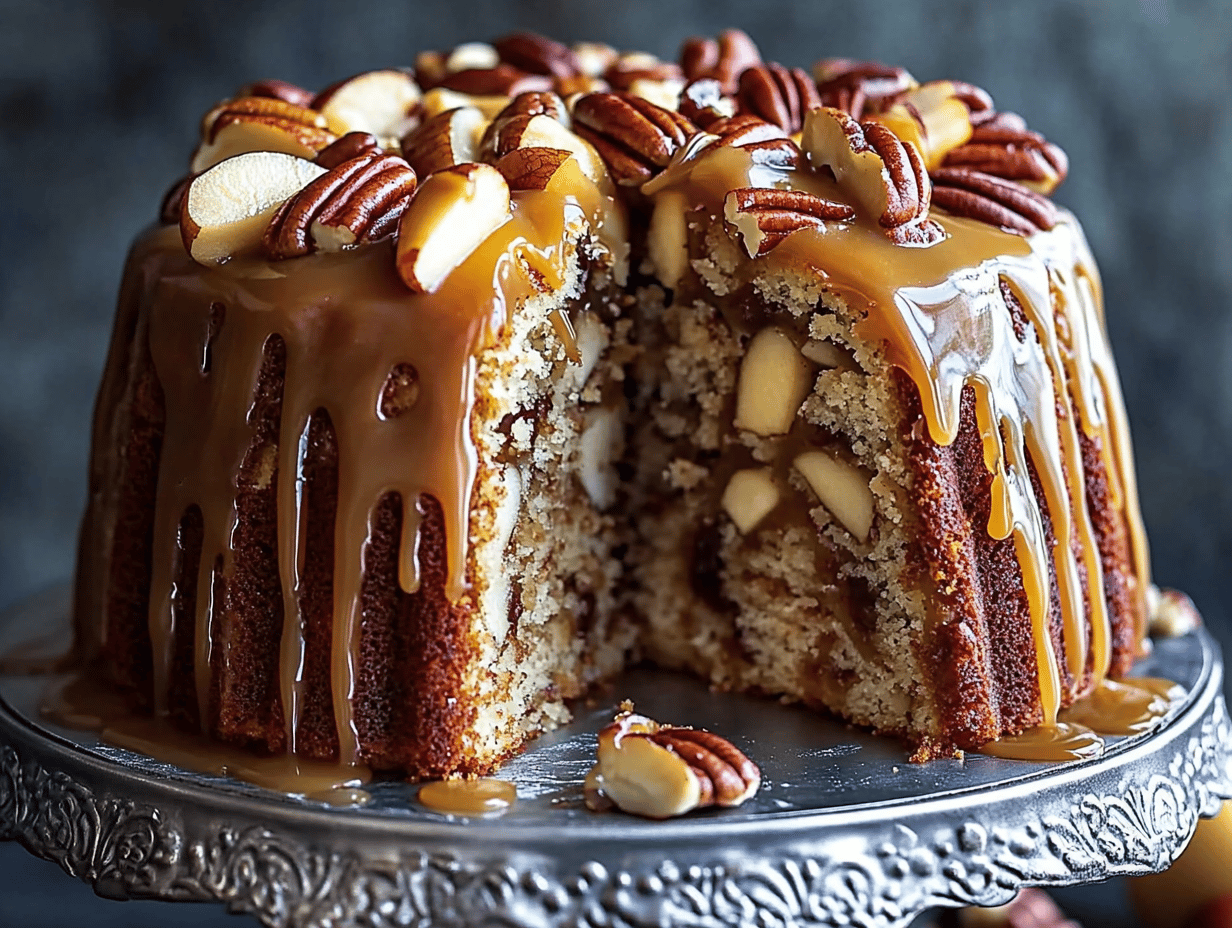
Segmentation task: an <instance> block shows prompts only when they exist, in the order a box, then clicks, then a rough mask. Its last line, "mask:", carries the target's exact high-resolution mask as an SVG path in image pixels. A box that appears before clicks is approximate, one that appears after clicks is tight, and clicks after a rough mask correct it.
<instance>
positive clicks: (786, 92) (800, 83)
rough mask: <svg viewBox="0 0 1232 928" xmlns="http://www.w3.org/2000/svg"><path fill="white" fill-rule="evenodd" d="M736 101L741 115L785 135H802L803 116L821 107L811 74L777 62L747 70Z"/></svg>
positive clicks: (741, 80)
mask: <svg viewBox="0 0 1232 928" xmlns="http://www.w3.org/2000/svg"><path fill="white" fill-rule="evenodd" d="M736 99H737V100H738V101H739V103H740V111H741V112H742V113H752V114H753V115H755V116H760V117H761V118H762V119H764V120H766V122H772V123H774V124H775V125H776V126H778V127H779V128H780V129H782V130H783V131H784V132H799V131H800V128H801V127H802V126H803V125H804V114H805V113H807V112H808V111H809V110H811V109H813V108H814V107H818V106H821V100H820V98H819V97H818V96H817V87H816V86H815V85H814V84H813V79H812V78H811V77H809V76H808V74H806V73H805V72H804V71H803V70H802V69H800V68H791V69H790V70H789V69H787V68H785V67H783V66H782V65H781V64H776V63H775V62H770V63H768V64H762V65H756V66H754V67H752V68H748V69H746V70H745V72H744V73H743V74H741V75H740V87H739V91H738V93H737V96H736Z"/></svg>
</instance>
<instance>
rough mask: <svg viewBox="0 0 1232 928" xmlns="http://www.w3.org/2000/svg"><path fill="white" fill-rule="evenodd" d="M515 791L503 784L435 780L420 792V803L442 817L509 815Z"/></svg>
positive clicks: (511, 785) (499, 782) (510, 785)
mask: <svg viewBox="0 0 1232 928" xmlns="http://www.w3.org/2000/svg"><path fill="white" fill-rule="evenodd" d="M517 798H518V791H517V787H515V786H514V785H513V784H512V783H509V782H508V781H506V780H492V779H486V778H485V779H478V780H437V781H435V782H432V783H427V784H425V785H423V786H422V787H420V789H419V801H420V803H422V804H423V805H425V806H427V807H428V808H429V809H431V810H432V811H434V812H442V813H444V814H445V815H493V814H500V813H503V812H508V811H509V810H510V809H512V808H513V804H514V803H515V802H516V801H517Z"/></svg>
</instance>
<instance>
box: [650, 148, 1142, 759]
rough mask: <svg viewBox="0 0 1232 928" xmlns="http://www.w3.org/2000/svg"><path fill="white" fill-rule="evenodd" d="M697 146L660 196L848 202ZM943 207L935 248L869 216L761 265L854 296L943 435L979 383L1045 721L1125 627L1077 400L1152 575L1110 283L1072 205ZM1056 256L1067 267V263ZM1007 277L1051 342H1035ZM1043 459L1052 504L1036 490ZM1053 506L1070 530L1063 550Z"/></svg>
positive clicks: (793, 240) (789, 174)
mask: <svg viewBox="0 0 1232 928" xmlns="http://www.w3.org/2000/svg"><path fill="white" fill-rule="evenodd" d="M688 157H689V156H688V155H685V156H682V157H679V158H677V160H676V162H675V163H674V164H673V165H672V166H671V167H669V168H668V170H667V171H666V172H665V173H664V174H663V175H661V176H660V177H659V178H656V179H655V180H654V181H652V182H651V184H649V185H647V188H646V191H647V192H648V193H651V194H652V195H658V194H659V193H660V192H662V191H667V190H677V189H680V188H682V187H683V188H684V190H685V198H686V201H687V202H694V203H700V204H702V205H704V206H705V207H706V208H707V209H709V210H710V211H711V212H713V213H714V214H716V215H722V208H721V207H722V203H721V201H722V197H723V195H724V194H725V192H726V191H727V190H730V189H733V188H736V187H742V186H749V185H761V186H779V187H789V188H795V189H802V190H805V191H806V192H808V193H812V194H815V195H817V196H822V197H826V198H829V199H842V198H843V193H842V191H841V190H840V189H839V188H838V187H837V185H836V184H835V183H834V182H833V181H831V180H829V179H827V178H825V177H822V176H820V175H818V174H815V173H808V174H806V173H801V172H794V171H780V170H776V169H774V168H771V167H768V166H766V165H764V164H762V165H755V164H753V163H752V160H751V159H750V157H749V156H748V154H747V153H745V152H742V151H741V150H740V149H738V148H733V147H727V148H717V149H715V150H710V151H706V152H703V153H702V154H701V155H699V156H696V157H695V158H694V160H692V161H690V160H688ZM933 218H934V219H935V220H936V221H937V222H939V223H940V224H941V225H942V227H943V228H944V229H945V232H946V238H945V240H944V241H942V242H940V243H938V244H935V245H932V246H929V247H905V246H899V245H894V244H892V243H891V242H890V241H889V240H888V239H887V238H886V236H885V234H884V231H883V230H882V229H880V228H879V227H878V226H877V225H875V224H874V223H872V222H869V221H867V220H863V219H861V220H857V221H856V222H853V223H851V224H842V223H834V224H831V225H830V226H829V227H827V228H826V229H825V230H814V229H804V230H801V231H799V232H798V233H796V234H794V235H792V236H790V237H789V238H787V239H786V240H784V241H783V242H782V243H781V244H780V245H779V246H778V247H777V248H776V249H775V250H774V251H772V252H771V253H770V254H769V255H768V256H767V257H766V258H764V259H760V260H763V261H765V262H766V263H767V264H769V265H771V266H773V267H787V268H793V269H795V270H797V271H804V272H805V273H808V274H810V275H813V276H815V277H816V278H817V279H819V280H820V281H821V282H822V283H823V284H824V286H825V287H826V289H828V290H830V291H831V292H833V293H836V294H837V295H839V296H840V297H842V298H843V299H844V300H845V302H846V303H847V305H848V307H849V308H850V309H851V310H852V311H853V312H854V313H855V314H856V316H857V320H858V321H857V322H856V324H855V331H856V333H857V334H858V335H859V336H860V337H861V338H862V339H864V340H865V341H866V342H868V343H871V344H880V345H882V346H884V349H885V353H886V356H887V358H888V360H889V362H890V363H891V364H894V365H896V366H898V367H900V368H902V369H903V370H904V371H906V372H907V374H908V375H909V376H910V377H911V379H912V381H913V382H914V383H915V385H916V388H917V389H918V391H919V394H920V401H921V405H922V408H923V412H924V417H925V420H926V422H927V426H928V431H929V435H930V436H931V437H932V439H933V440H934V441H935V442H936V443H937V444H939V445H943V446H944V445H949V444H951V443H952V442H953V441H954V439H955V438H956V436H957V434H958V428H959V408H960V402H961V397H962V393H963V390H964V389H965V388H966V387H967V386H971V387H972V388H973V389H974V391H975V395H976V401H977V410H976V417H977V423H978V427H979V430H980V435H981V438H982V441H983V446H984V457H985V463H986V465H987V467H988V470H989V472H990V473H991V474H992V476H993V484H992V492H993V499H992V501H991V502H992V506H991V518H990V522H989V525H988V531H989V533H990V535H992V536H993V537H994V538H1007V537H1009V536H1010V535H1012V536H1013V539H1014V546H1015V551H1016V552H1017V557H1018V562H1019V566H1020V568H1021V574H1022V578H1023V586H1024V590H1025V592H1026V596H1027V601H1028V608H1029V614H1030V617H1031V622H1032V626H1033V634H1034V639H1035V644H1036V653H1037V666H1038V679H1039V689H1040V701H1041V705H1042V709H1043V718H1044V723H1045V725H1046V726H1051V725H1053V724H1055V722H1056V718H1057V712H1058V711H1059V709H1060V707H1061V705H1062V704H1063V703H1064V702H1068V701H1070V700H1072V699H1073V698H1074V697H1075V696H1077V695H1078V694H1080V693H1081V692H1082V691H1083V690H1084V688H1085V686H1088V685H1089V684H1085V675H1086V670H1087V668H1088V666H1091V668H1092V673H1093V676H1094V678H1095V680H1096V681H1098V680H1100V679H1102V678H1103V676H1104V675H1105V674H1106V672H1107V668H1108V666H1109V663H1110V660H1111V636H1112V633H1111V624H1110V619H1109V615H1108V611H1107V606H1106V603H1105V598H1104V589H1103V583H1102V567H1101V561H1100V557H1099V549H1098V545H1097V541H1096V537H1095V532H1094V529H1093V527H1092V524H1091V519H1090V517H1089V514H1088V511H1087V502H1086V498H1085V493H1086V491H1085V487H1084V481H1083V480H1082V474H1083V468H1082V461H1081V445H1080V442H1079V437H1078V433H1077V425H1076V420H1077V419H1078V418H1079V416H1078V415H1076V408H1077V409H1078V410H1081V421H1082V425H1083V427H1084V428H1085V429H1086V433H1087V434H1088V435H1098V436H1100V437H1101V438H1102V439H1103V442H1102V444H1103V447H1104V448H1105V455H1106V465H1107V469H1108V472H1109V475H1110V478H1109V479H1110V480H1111V481H1113V482H1115V483H1116V484H1117V486H1118V487H1120V489H1121V491H1122V492H1121V495H1120V496H1118V502H1119V505H1120V506H1121V508H1122V511H1123V512H1124V513H1125V516H1126V519H1127V522H1128V523H1129V524H1130V526H1131V532H1132V533H1133V535H1134V537H1135V539H1136V540H1135V542H1134V545H1135V569H1136V571H1137V573H1138V578H1137V579H1138V584H1139V586H1140V587H1141V586H1143V585H1144V584H1145V583H1146V582H1147V578H1148V567H1147V563H1146V556H1145V543H1144V542H1141V541H1140V540H1137V539H1138V538H1139V536H1140V534H1141V533H1140V531H1139V530H1138V529H1137V528H1135V526H1138V525H1140V521H1141V520H1140V516H1139V515H1138V505H1137V499H1136V498H1135V496H1134V494H1133V470H1132V461H1131V459H1130V453H1129V448H1128V432H1127V429H1126V428H1125V425H1124V423H1125V414H1124V409H1123V404H1122V401H1121V397H1120V393H1119V388H1118V387H1117V378H1116V372H1115V368H1114V367H1113V366H1112V362H1111V354H1110V351H1109V348H1108V342H1107V337H1106V334H1105V332H1104V328H1103V319H1102V308H1101V306H1100V302H1099V290H1098V285H1097V280H1098V279H1097V278H1096V277H1095V271H1094V265H1093V263H1092V262H1091V261H1090V256H1089V253H1088V252H1087V250H1086V244H1085V242H1084V241H1082V238H1081V234H1080V233H1079V232H1078V227H1077V224H1076V223H1075V222H1074V221H1073V220H1072V218H1071V217H1069V216H1068V215H1064V216H1063V217H1062V220H1061V221H1060V222H1059V223H1058V225H1057V226H1056V227H1055V229H1053V230H1052V231H1051V232H1048V233H1040V234H1039V235H1036V236H1033V237H1032V238H1030V239H1026V238H1023V237H1021V236H1017V235H1012V234H1009V233H1006V232H1003V231H1001V230H999V229H996V228H993V227H991V226H988V225H984V224H981V223H977V222H974V221H971V220H966V219H962V218H959V217H952V216H947V215H944V214H940V213H939V214H936V215H934V216H933ZM1050 267H1054V268H1059V269H1060V271H1059V272H1058V273H1056V274H1051V273H1050ZM1002 280H1004V281H1006V282H1008V284H1009V286H1010V288H1011V291H1012V292H1013V293H1014V295H1015V298H1016V299H1017V300H1018V302H1019V303H1020V304H1021V306H1022V309H1023V311H1024V313H1025V314H1026V315H1027V317H1028V319H1029V320H1030V321H1031V323H1032V324H1033V327H1034V329H1035V330H1036V333H1037V335H1038V339H1036V338H1027V339H1025V340H1024V341H1020V340H1019V338H1018V336H1017V334H1016V332H1015V330H1014V323H1013V317H1012V315H1011V313H1010V311H1009V309H1008V307H1007V306H1006V302H1005V298H1004V297H1003V296H1002V293H1001V281H1002ZM1074 281H1086V282H1087V283H1086V284H1085V285H1079V284H1076V283H1073V282H1074ZM1054 285H1055V286H1054ZM1076 333H1077V334H1076ZM1032 469H1034V472H1035V476H1036V477H1037V478H1038V481H1039V485H1040V489H1041V491H1042V495H1043V499H1037V498H1036V493H1035V489H1034V487H1033V485H1032V479H1031V477H1032V473H1031V471H1032ZM1067 477H1069V478H1070V479H1067ZM1045 509H1046V511H1047V513H1048V516H1049V519H1050V521H1051V524H1052V530H1053V535H1054V537H1055V545H1054V546H1053V547H1052V549H1051V550H1049V547H1048V544H1047V532H1046V529H1045V525H1044V519H1043V515H1042V512H1043V511H1044V510H1045ZM1075 549H1077V552H1078V553H1077V554H1076V553H1075ZM1080 561H1081V564H1082V568H1083V570H1081V571H1080V568H1079V562H1080ZM1050 565H1055V568H1056V573H1057V585H1058V590H1057V592H1058V594H1059V600H1060V605H1061V617H1062V635H1061V640H1062V641H1063V643H1064V654H1061V655H1058V654H1057V653H1055V652H1056V648H1055V647H1054V644H1053V630H1052V628H1051V622H1050V609H1051V601H1052V595H1051V594H1052V590H1051V575H1050ZM1083 572H1085V574H1086V577H1087V589H1086V595H1085V596H1084V591H1083V584H1082V573H1083ZM1142 601H1143V603H1144V602H1145V600H1142ZM1088 622H1089V627H1090V629H1091V633H1090V636H1089V639H1090V640H1088V635H1087V628H1088ZM1065 750H1069V748H1066V749H1065Z"/></svg>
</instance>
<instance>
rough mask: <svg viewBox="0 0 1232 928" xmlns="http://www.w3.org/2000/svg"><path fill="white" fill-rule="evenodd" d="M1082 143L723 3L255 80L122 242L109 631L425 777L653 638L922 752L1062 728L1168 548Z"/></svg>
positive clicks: (119, 656)
mask: <svg viewBox="0 0 1232 928" xmlns="http://www.w3.org/2000/svg"><path fill="white" fill-rule="evenodd" d="M1066 170H1067V167H1066V160H1065V156H1064V154H1063V153H1062V152H1061V150H1060V149H1059V148H1057V147H1056V146H1055V145H1053V144H1051V143H1050V142H1048V141H1047V140H1045V139H1044V138H1043V137H1042V136H1041V135H1039V134H1038V133H1035V132H1033V131H1031V130H1030V129H1028V128H1027V126H1026V124H1025V123H1024V121H1023V120H1022V119H1021V118H1020V117H1018V116H1016V115H1014V114H1012V113H1006V112H1000V111H998V110H997V109H996V108H995V106H994V104H993V101H992V99H991V98H990V97H989V95H988V94H987V93H985V92H984V91H983V90H981V89H979V88H977V87H974V86H972V85H969V84H965V83H962V82H959V81H932V82H926V83H922V84H921V83H919V82H917V81H916V80H915V79H914V78H913V77H912V76H911V75H910V74H908V73H907V72H906V71H904V70H902V69H900V68H893V67H887V66H883V65H878V64H874V63H868V62H855V61H849V60H844V59H827V60H824V61H822V62H820V63H819V64H817V65H816V66H815V67H814V69H813V71H812V72H811V73H809V72H806V71H804V70H802V69H800V68H787V67H784V66H782V65H779V64H777V63H773V62H766V61H763V59H762V56H761V55H760V53H759V51H758V49H757V47H756V46H755V45H754V43H753V42H752V41H751V40H750V39H749V38H748V36H746V35H744V34H743V33H740V32H736V31H728V32H725V33H723V34H721V35H720V36H718V37H717V38H716V39H690V40H689V41H688V42H686V43H685V45H684V47H683V48H682V51H681V56H680V62H679V63H678V64H677V63H672V62H665V61H660V60H658V59H657V58H654V57H653V56H649V55H646V54H640V53H618V52H616V51H615V50H613V49H611V48H609V47H607V46H604V45H599V44H581V45H575V46H572V47H569V46H565V45H562V44H560V43H557V42H554V41H552V40H549V39H546V38H543V37H541V36H536V35H530V34H524V33H523V34H515V35H511V36H508V37H506V38H504V39H501V40H499V41H497V42H495V43H493V44H491V45H488V44H482V43H472V44H467V45H463V46H459V47H458V48H456V49H454V50H452V51H451V52H448V53H425V54H423V55H421V56H420V57H419V58H418V59H417V61H416V66H415V68H414V69H406V70H384V71H373V72H367V73H365V74H361V75H358V76H356V77H353V78H350V79H348V80H345V81H342V82H339V83H338V84H335V85H333V86H331V87H329V88H326V89H325V90H323V91H321V92H320V93H316V94H313V93H311V92H309V91H307V90H304V89H303V88H300V87H297V86H294V85H290V84H286V83H283V82H279V81H263V82H259V83H257V84H253V85H250V86H248V87H246V88H244V89H242V90H241V91H240V92H239V93H238V94H237V95H236V96H234V97H232V98H229V99H228V100H226V101H224V102H222V103H220V104H219V105H218V106H217V107H215V108H214V109H213V110H212V111H211V112H210V113H209V114H208V115H207V116H206V119H205V121H204V123H203V126H202V140H201V143H200V145H199V146H198V148H197V150H196V152H195V153H194V155H193V158H192V162H191V171H190V174H189V175H188V177H186V178H185V180H184V181H182V182H181V183H179V184H177V185H176V186H175V187H174V188H173V189H172V190H171V191H170V193H169V194H168V196H167V198H166V199H165V201H164V205H163V212H162V221H161V222H160V223H159V224H158V225H156V226H155V227H153V228H152V229H150V230H149V231H147V232H146V233H145V234H143V235H142V236H141V237H140V238H139V239H138V241H137V243H136V244H135V245H134V247H133V250H132V252H131V254H130V256H129V259H128V263H127V268H126V272H125V277H124V282H123V285H122V288H121V293H120V298H119V309H118V313H117V318H116V324H115V330H114V335H113V338H112V343H111V347H110V352H109V355H108V360H107V363H106V368H105V372H104V375H103V381H102V385H101V388H100V392H99V398H98V402H97V407H96V414H95V419H94V430H93V448H92V454H91V463H90V477H89V500H88V508H87V511H86V515H85V519H84V525H83V530H82V534H81V547H80V556H79V565H78V573H77V582H76V605H75V622H76V639H77V644H78V653H79V655H80V657H81V658H82V660H84V661H86V662H88V663H89V664H90V665H91V666H95V667H98V668H100V670H101V672H103V673H104V675H105V676H106V677H107V679H108V680H109V681H110V682H111V684H113V685H114V686H115V687H118V688H119V689H120V690H121V691H123V692H124V693H125V694H126V695H127V697H128V698H129V700H130V701H131V703H132V705H133V706H134V708H135V711H138V712H142V713H146V714H150V713H152V714H154V715H156V716H158V717H162V718H166V719H168V720H169V721H171V722H172V723H174V724H175V725H177V726H179V727H181V728H184V729H186V730H190V731H194V732H200V733H202V734H203V735H205V736H207V737H208V738H210V739H213V740H215V741H219V742H225V743H227V744H230V745H240V746H245V747H248V748H251V749H252V750H254V751H256V752H260V753H265V754H273V755H281V754H293V755H295V756H297V757H301V758H306V759H314V760H325V761H337V762H339V763H341V764H344V765H348V766H350V765H365V766H367V767H369V768H372V769H374V770H385V771H393V772H398V773H401V774H404V775H407V776H410V777H416V778H422V777H432V776H443V775H450V774H478V773H484V772H488V771H491V770H492V769H494V768H495V767H496V766H497V765H498V764H499V763H500V762H501V761H502V760H503V759H505V758H507V757H509V756H510V755H512V754H513V753H515V752H517V751H518V750H519V749H520V748H521V747H522V745H523V744H524V743H525V742H526V741H527V740H528V739H529V738H530V737H532V736H533V735H535V734H536V733H538V732H541V731H543V730H546V729H550V728H552V727H554V726H556V725H559V724H560V723H562V722H563V721H564V720H566V719H567V718H568V717H569V715H568V708H567V705H566V701H567V700H569V699H571V698H574V697H578V696H581V695H583V694H584V693H586V692H587V691H588V690H590V689H591V688H592V687H593V686H595V685H596V684H597V683H599V682H601V681H605V680H610V679H612V678H614V677H615V676H616V675H617V674H618V673H619V672H620V670H621V669H622V668H623V667H625V666H628V665H629V664H631V663H632V662H634V661H637V660H642V659H645V660H649V661H652V662H654V663H655V664H657V665H659V666H661V667H665V668H675V669H680V670H684V671H688V672H691V673H693V674H696V675H698V676H700V677H701V678H702V679H704V680H707V681H709V682H710V683H711V684H712V685H713V686H715V687H718V688H723V689H731V690H739V691H747V692H754V693H763V694H767V695H772V696H778V697H781V698H784V699H788V700H793V701H799V702H802V703H805V704H807V705H809V706H813V707H816V708H817V709H819V710H822V711H827V712H831V713H834V714H836V715H837V716H839V717H841V718H844V719H847V720H850V721H851V722H854V723H856V724H858V725H862V726H866V727H868V728H871V729H873V730H876V731H878V732H883V733H886V734H890V735H895V736H898V737H901V738H903V739H905V740H906V741H907V742H908V743H910V744H911V745H913V746H914V749H915V752H916V754H915V756H916V757H917V758H919V759H926V758H928V757H931V756H937V755H939V754H944V753H950V752H953V751H955V750H958V749H967V750H970V749H976V748H980V747H981V746H984V745H987V744H989V743H990V742H997V741H998V739H1000V741H1001V743H1005V742H1006V741H1007V740H1010V739H1013V738H1014V737H1015V736H1021V735H1022V733H1023V732H1028V731H1031V730H1034V731H1035V732H1037V733H1039V732H1042V733H1043V734H1037V735H1035V736H1029V737H1034V738H1035V739H1036V740H1042V741H1044V742H1064V741H1066V739H1067V738H1071V737H1072V736H1073V735H1074V734H1075V732H1074V730H1073V728H1072V727H1071V728H1070V729H1062V728H1058V727H1057V724H1056V722H1057V715H1058V712H1059V711H1060V710H1061V709H1062V708H1063V707H1065V706H1068V705H1070V704H1072V703H1073V702H1074V701H1075V700H1077V699H1079V698H1081V697H1083V696H1084V695H1086V694H1089V693H1091V692H1092V691H1093V690H1095V689H1096V688H1098V687H1099V686H1101V684H1102V683H1103V681H1105V680H1106V679H1108V678H1114V677H1119V676H1121V675H1123V674H1124V673H1125V672H1126V671H1127V670H1128V668H1129V667H1130V664H1131V663H1132V661H1133V659H1134V657H1135V655H1136V654H1137V653H1138V651H1139V649H1140V647H1141V645H1142V638H1143V634H1144V628H1145V622H1146V615H1147V594H1148V591H1149V589H1150V583H1149V568H1148V555H1147V547H1146V540H1145V536H1144V533H1143V528H1142V521H1141V517H1140V515H1139V511H1138V505H1137V500H1136V491H1135V483H1134V469H1133V461H1132V454H1131V449H1130V439H1129V432H1128V427H1127V423H1126V417H1125V412H1124V408H1123V404H1122V401H1121V397H1120V392H1119V386H1118V380H1117V373H1116V370H1115V367H1114V365H1113V361H1112V357H1111V354H1110V350H1109V344H1108V339H1107V335H1106V332H1105V326H1104V319H1103V309H1102V305H1101V294H1100V283H1099V277H1098V272H1097V270H1096V268H1095V264H1094V262H1093V260H1092V258H1091V255H1090V253H1089V251H1088V248H1087V245H1086V243H1085V240H1084V238H1083V235H1082V231H1081V229H1080V227H1079V225H1078V222H1077V220H1076V219H1075V218H1074V217H1073V216H1072V215H1070V214H1069V213H1068V212H1066V211H1065V210H1064V209H1062V208H1060V207H1058V206H1057V205H1055V204H1054V203H1053V202H1052V200H1051V199H1049V194H1051V192H1052V190H1053V189H1054V188H1055V187H1056V185H1057V184H1059V183H1060V182H1061V181H1062V180H1063V179H1064V177H1065V174H1066ZM1058 732H1062V734H1058Z"/></svg>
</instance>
